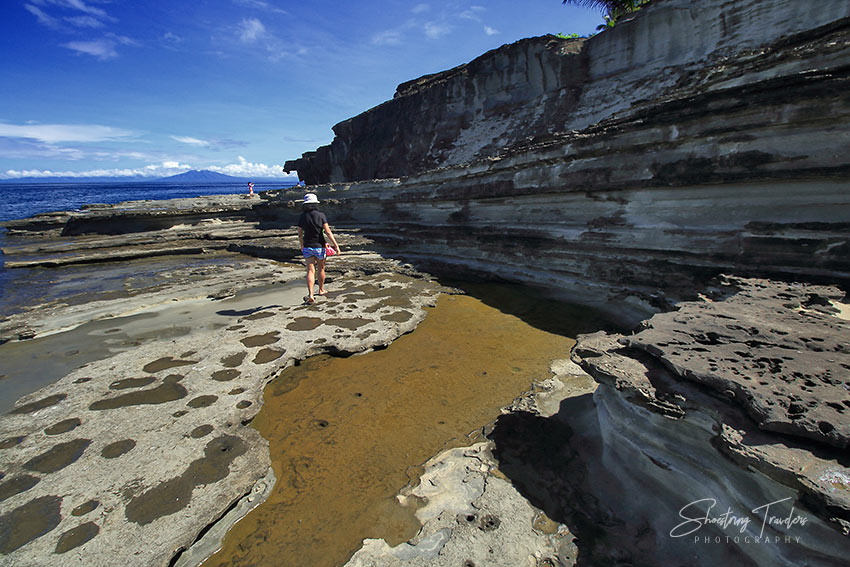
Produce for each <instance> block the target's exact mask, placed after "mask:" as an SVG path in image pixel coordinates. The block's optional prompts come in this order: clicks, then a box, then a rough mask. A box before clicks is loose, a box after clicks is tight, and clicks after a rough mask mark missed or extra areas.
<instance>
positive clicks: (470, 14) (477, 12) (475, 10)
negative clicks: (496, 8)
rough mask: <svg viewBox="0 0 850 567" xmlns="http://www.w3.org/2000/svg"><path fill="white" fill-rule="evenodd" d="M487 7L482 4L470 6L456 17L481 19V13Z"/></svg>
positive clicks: (477, 20) (478, 20)
mask: <svg viewBox="0 0 850 567" xmlns="http://www.w3.org/2000/svg"><path fill="white" fill-rule="evenodd" d="M486 11H487V9H486V8H484V6H470V7H469V8H467V9H466V10H464V11H463V12H461V13H460V14H459V16H458V17H460V18H463V19H465V20H473V21H476V22H480V21H481V14H482V13H484V12H486Z"/></svg>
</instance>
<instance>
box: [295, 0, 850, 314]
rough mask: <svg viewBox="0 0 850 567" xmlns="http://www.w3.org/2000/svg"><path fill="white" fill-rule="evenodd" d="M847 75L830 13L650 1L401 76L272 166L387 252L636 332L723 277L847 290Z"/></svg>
mask: <svg viewBox="0 0 850 567" xmlns="http://www.w3.org/2000/svg"><path fill="white" fill-rule="evenodd" d="M532 52H534V53H539V54H540V57H536V56H534V57H531V56H529V55H528V54H529V53H532ZM848 62H850V4H848V2H846V1H844V0H828V1H825V2H822V3H820V4H819V5H818V10H811V9H809V7H807V6H805V5H803V4H800V3H799V2H793V1H785V0H771V1H770V2H764V1H754V0H740V1H736V2H724V1H721V0H710V1H708V2H700V3H699V4H698V5H697V4H694V3H692V2H687V1H685V0H660V1H657V2H653V3H652V4H651V5H650V6H648V7H647V8H645V9H643V10H641V11H640V12H638V13H637V14H636V15H635V16H633V17H632V18H631V19H628V20H625V21H623V22H621V23H619V24H618V25H617V26H616V27H614V28H613V29H610V30H607V31H605V32H604V33H601V34H599V35H597V36H595V37H593V38H591V39H589V40H586V41H584V42H583V43H582V42H571V41H567V40H559V39H556V38H552V37H544V38H539V39H536V40H529V41H524V42H520V43H518V44H514V45H512V46H506V47H504V48H502V49H501V50H498V51H496V52H493V53H489V54H487V55H485V56H482V58H480V59H478V60H476V61H474V62H472V63H470V64H468V65H467V66H462V67H459V68H457V69H453V70H451V71H447V72H445V73H441V74H438V75H434V76H428V77H424V78H422V79H420V80H419V81H412V82H411V83H406V84H405V85H402V86H401V87H400V88H399V94H398V96H397V97H396V98H394V99H393V100H392V101H388V102H386V103H384V104H383V105H381V106H378V107H376V108H374V109H372V110H370V111H367V112H365V113H364V114H362V115H360V116H358V117H356V118H353V119H351V120H350V121H347V122H345V123H343V124H341V125H340V126H338V127H337V138H336V139H335V141H334V143H333V144H332V145H331V146H330V148H329V149H320V150H319V151H318V152H317V153H316V155H315V156H311V155H308V156H306V157H304V158H302V159H301V160H297V161H296V162H290V164H289V166H288V167H293V168H297V169H298V170H299V171H300V172H301V174H302V175H303V176H305V177H306V178H307V180H308V181H310V182H311V183H317V182H320V183H324V182H326V181H331V182H332V183H327V184H320V185H317V186H315V187H311V190H313V191H315V192H316V193H318V195H319V197H320V198H321V199H323V200H331V201H332V202H333V203H336V205H332V206H331V212H332V214H333V217H334V218H335V219H337V222H338V223H339V224H340V226H346V227H355V226H356V227H358V228H360V229H362V230H363V231H364V233H366V234H368V235H370V236H372V237H375V238H376V239H379V241H380V242H382V243H384V244H386V245H388V246H391V247H392V248H393V253H394V254H396V255H398V256H400V257H405V258H408V259H410V260H411V261H414V260H415V261H417V262H420V263H421V265H422V266H427V269H429V270H432V271H435V270H438V269H443V270H448V271H456V270H458V269H462V270H463V271H464V272H467V273H475V272H478V273H483V274H485V275H487V276H488V277H502V278H506V279H509V280H513V281H520V282H524V283H530V284H534V285H537V286H540V287H543V288H546V289H547V290H548V291H550V292H552V293H555V294H558V295H560V296H561V297H564V298H570V299H571V300H579V301H588V302H595V303H597V304H599V305H600V306H603V307H604V306H608V307H611V306H616V307H614V310H616V311H617V312H618V313H620V314H621V315H624V316H627V318H629V319H630V320H631V321H632V322H637V321H639V320H640V319H642V318H643V317H644V316H646V315H648V314H650V313H651V312H653V311H655V310H657V309H659V308H668V307H669V306H670V305H672V302H671V301H668V299H670V300H674V301H675V300H678V299H682V298H692V297H693V290H694V289H695V288H697V287H698V286H699V285H700V283H701V282H704V281H706V280H707V279H708V278H709V277H711V276H714V275H716V274H719V273H739V274H748V275H754V276H778V277H783V278H807V279H809V280H815V281H821V282H824V283H838V284H841V285H844V286H846V285H847V283H848V274H850V247H848V244H847V243H848V236H850V224H848V223H847V220H846V219H848V218H850V201H848V199H847V197H846V192H847V183H848V179H850V162H848V158H847V156H848V155H850V151H848V150H850V147H848V138H847V137H846V136H845V135H844V134H843V132H844V131H845V130H847V127H848V122H850V104H848V95H847V93H848V92H850V91H848V89H847V88H846V86H847V84H848V73H847V68H848V67H847V64H848ZM472 68H475V69H476V70H477V72H476V73H472V72H471V69H472ZM567 68H570V69H572V70H571V71H567V70H566V69H567ZM479 73H489V74H487V75H485V76H481V75H480V74H479ZM535 77H537V78H538V79H534V78H535ZM540 77H547V79H546V80H545V81H544V80H543V79H542V78H540ZM550 77H552V78H553V77H562V80H564V81H565V83H564V84H563V89H562V90H558V89H554V90H553V87H552V83H551V82H550V79H549V78H550ZM581 77H584V78H583V79H581ZM511 81H519V84H517V83H516V82H511ZM544 83H545V85H546V89H547V90H545V91H544V90H541V89H542V87H540V88H537V87H539V86H540V85H543V84H544ZM484 84H486V85H492V88H493V89H494V90H493V91H489V90H486V96H484V95H482V96H481V97H478V98H476V97H469V94H468V93H477V92H483V91H481V88H480V87H478V86H476V85H484ZM488 88H489V86H488ZM562 91H563V92H562ZM520 93H524V96H520ZM464 97H467V98H468V100H469V104H471V105H472V106H471V107H469V108H464V110H463V111H461V110H460V109H457V110H456V111H455V110H453V109H456V108H457V102H456V101H458V100H461V99H464ZM511 100H512V101H513V102H507V101H511ZM491 103H492V105H494V106H492V107H491V106H490V105H491ZM550 104H551V105H554V106H549V105H550ZM443 106H445V108H443ZM492 108H498V109H499V111H498V112H496V111H492V112H491V110H490V109H492ZM402 109H404V112H402ZM537 111H540V112H541V113H543V114H542V115H541V116H544V117H547V118H551V120H549V123H548V124H547V125H546V132H542V131H541V129H542V128H543V126H544V121H543V118H541V117H539V116H537V115H535V114H534V113H535V112H537ZM546 113H552V114H551V115H547V114H546ZM467 115H472V116H475V117H476V119H474V120H472V121H471V122H469V123H466V122H465V120H466V119H465V118H460V117H461V116H467ZM514 118H515V122H512V120H514ZM458 121H460V122H462V124H460V125H458ZM390 124H392V128H389V125H390ZM526 125H527V130H525V129H524V128H526ZM450 132H457V134H456V136H455V137H454V138H452V137H451V135H450ZM506 132H511V133H516V134H517V137H516V138H514V137H513V134H511V135H506V134H505V133H506ZM488 133H492V136H490V137H488V136H489V134H488ZM411 140H412V141H411ZM432 140H439V142H435V144H437V145H433V146H432V145H429V144H430V142H431V141H432ZM426 146H427V147H426ZM398 152H405V159H404V160H403V161H402V160H401V158H400V157H398V156H396V154H397V153H398ZM390 162H391V163H390ZM405 164H407V166H405ZM391 166H392V167H391ZM369 175H371V176H387V177H400V178H398V179H383V180H369V181H359V180H361V179H363V178H364V176H369ZM296 197H297V194H296V193H289V194H283V195H282V198H283V199H294V198H296Z"/></svg>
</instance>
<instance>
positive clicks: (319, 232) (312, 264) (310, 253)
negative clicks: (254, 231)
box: [298, 193, 339, 305]
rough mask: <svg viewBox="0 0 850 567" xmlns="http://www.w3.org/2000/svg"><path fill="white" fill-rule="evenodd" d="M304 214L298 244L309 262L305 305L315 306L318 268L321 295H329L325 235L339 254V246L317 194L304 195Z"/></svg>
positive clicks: (301, 219) (299, 226)
mask: <svg viewBox="0 0 850 567" xmlns="http://www.w3.org/2000/svg"><path fill="white" fill-rule="evenodd" d="M302 208H303V212H302V213H301V216H300V217H299V219H298V242H299V244H300V245H301V253H302V254H304V260H305V261H306V262H307V293H308V295H307V296H306V297H305V298H304V303H309V304H311V305H312V304H313V303H315V302H316V297H315V296H314V295H313V284H314V283H315V282H316V269H317V268H318V272H319V274H318V279H319V291H318V294H319V295H325V294H327V293H328V292H327V290H326V289H325V258H326V257H327V256H326V255H327V251H326V249H325V244H326V243H325V234H327V235H328V238H330V240H331V242H333V249H334V250H335V251H336V253H337V254H339V244H337V241H336V237H334V235H333V233H332V232H331V227H330V226H328V219H327V217H326V216H325V213H323V212H321V211H319V198H318V197H316V195H315V193H307V194H306V195H304V204H303V205H302Z"/></svg>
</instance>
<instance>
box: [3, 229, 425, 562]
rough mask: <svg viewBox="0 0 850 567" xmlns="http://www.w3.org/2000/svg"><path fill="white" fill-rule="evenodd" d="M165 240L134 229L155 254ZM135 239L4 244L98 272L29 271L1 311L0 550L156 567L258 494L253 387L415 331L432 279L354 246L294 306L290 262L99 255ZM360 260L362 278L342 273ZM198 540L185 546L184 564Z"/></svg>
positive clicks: (20, 558) (259, 447)
mask: <svg viewBox="0 0 850 567" xmlns="http://www.w3.org/2000/svg"><path fill="white" fill-rule="evenodd" d="M231 228H232V227H231ZM201 230H205V229H203V228H202V229H201ZM210 230H212V231H213V232H214V231H215V227H212V228H211V229H210ZM250 230H251V229H250V228H248V229H247V232H248V233H250ZM235 232H236V231H234V232H232V233H231V234H234V233H235ZM181 234H182V233H181V230H179V229H178V230H174V231H170V230H164V231H154V232H151V233H149V234H148V235H147V237H146V238H147V239H148V240H150V239H152V240H158V241H159V245H158V246H159V248H161V249H165V250H167V249H168V248H169V247H171V246H180V241H181ZM196 235H197V233H196ZM136 236H137V235H130V237H129V238H128V237H127V236H126V235H105V236H92V235H90V236H86V237H78V238H70V237H52V238H47V239H42V240H40V241H39V243H36V244H26V245H25V244H20V245H19V246H20V247H18V248H16V251H17V252H18V253H19V254H21V255H27V256H29V257H30V258H32V261H33V262H36V265H39V266H48V265H51V258H52V256H53V255H63V254H64V255H67V254H70V255H75V257H79V258H84V257H91V256H89V255H91V254H94V255H95V257H94V258H93V260H92V261H95V262H98V263H99V265H98V266H97V269H91V268H90V269H89V270H88V273H84V272H82V271H80V270H78V269H77V268H75V267H74V266H68V267H59V268H50V269H48V270H46V271H44V272H34V273H36V274H37V277H44V278H45V280H49V282H48V281H45V282H44V283H43V284H42V283H41V282H39V281H38V279H36V280H35V281H36V282H37V283H38V289H39V290H41V291H42V293H41V294H40V295H37V296H36V295H34V297H37V298H38V299H39V301H34V302H32V303H30V304H24V305H21V306H20V309H19V310H18V311H17V312H14V313H10V314H8V316H7V317H6V319H5V320H4V321H3V330H4V335H5V336H4V338H5V339H6V342H5V343H4V344H0V351H1V352H0V356H2V357H3V369H4V370H3V372H4V373H5V376H4V379H3V384H2V387H3V388H5V390H4V391H5V393H6V395H8V396H12V397H11V400H9V401H13V400H14V399H15V398H16V397H17V396H16V395H15V393H16V392H19V391H26V389H27V388H29V389H30V391H31V392H32V393H30V394H28V395H26V396H24V397H23V398H22V399H20V400H19V401H18V402H16V403H15V405H14V407H12V408H9V409H10V410H11V411H8V413H6V414H5V415H2V416H0V464H2V477H0V497H2V504H0V506H2V508H0V554H2V555H3V557H4V561H10V562H11V563H13V564H15V565H45V564H55V565H59V564H62V565H69V564H85V565H111V564H114V562H115V557H123V558H132V559H131V562H132V563H133V564H137V565H165V564H168V563H169V561H170V560H171V559H172V558H173V557H174V556H175V555H177V554H179V553H180V552H181V550H184V549H186V548H188V547H190V546H191V545H192V544H193V542H194V540H195V538H196V537H197V536H198V535H199V533H200V532H201V531H202V530H203V529H204V528H205V527H206V526H208V525H211V524H213V523H215V522H217V521H218V519H219V518H220V517H221V516H222V514H224V513H225V512H227V511H228V510H229V509H230V508H231V506H235V508H233V509H234V510H240V513H241V514H244V513H246V512H247V510H248V509H250V507H251V506H255V505H256V504H257V503H258V501H257V496H258V490H257V488H256V487H258V486H260V485H262V486H266V487H267V485H268V483H269V478H271V482H272V483H273V482H274V478H273V476H272V477H267V472H268V471H269V465H270V460H269V454H268V444H267V442H266V441H265V440H264V439H263V438H262V437H261V436H260V435H259V433H258V432H257V431H256V430H255V429H253V428H251V427H249V424H250V422H251V420H252V419H253V417H254V416H255V415H256V413H257V412H258V411H259V410H260V407H261V406H262V395H263V387H264V385H265V384H266V383H267V382H268V381H269V380H271V379H272V378H274V376H276V375H277V374H278V373H279V372H280V371H281V370H282V369H284V368H286V367H288V366H290V365H292V364H293V363H294V362H295V361H299V360H302V359H305V358H307V357H309V356H311V355H313V354H319V353H324V352H330V353H342V354H349V353H355V352H362V351H364V350H369V349H371V348H374V347H379V346H383V345H386V344H387V343H389V342H390V341H392V340H393V339H394V338H396V337H398V336H400V335H402V334H404V333H407V332H409V331H410V330H412V329H413V328H415V327H416V326H417V325H418V324H419V322H420V321H421V320H422V319H423V317H424V307H425V306H426V305H429V304H431V303H432V302H433V301H434V300H435V298H436V296H437V294H438V293H439V290H440V287H439V286H438V285H437V284H435V283H432V282H431V281H429V280H428V279H426V278H424V277H422V276H420V277H411V276H407V275H402V274H400V273H398V270H399V269H400V268H399V266H398V264H396V263H393V262H391V261H388V260H383V259H382V258H380V256H378V255H377V254H374V253H370V252H366V251H360V252H359V253H358V252H357V251H356V250H354V249H352V252H354V253H353V254H352V255H351V256H350V257H348V258H345V257H344V256H342V257H340V258H338V260H339V261H338V262H336V263H335V264H333V266H334V267H333V269H332V271H331V274H330V276H329V281H328V290H329V293H328V295H327V296H324V297H321V298H320V300H319V302H318V303H317V304H315V305H304V304H303V302H302V296H303V295H304V293H305V292H304V284H303V267H301V266H298V265H295V264H289V265H287V264H281V263H279V262H274V261H271V260H265V259H252V258H248V257H245V256H237V255H235V254H233V253H225V252H215V251H210V252H209V253H208V255H207V256H202V257H200V259H201V260H202V262H201V263H202V264H205V267H194V268H187V267H182V268H181V267H180V266H179V263H173V262H172V260H170V259H169V258H168V257H163V256H161V255H159V256H156V257H154V258H152V259H146V260H135V262H137V264H133V261H126V263H124V264H121V265H113V264H109V263H103V262H104V260H105V258H103V257H101V256H100V254H101V252H100V251H102V250H103V249H105V248H114V249H122V248H123V249H124V250H125V251H126V252H128V253H130V252H132V249H133V247H134V246H141V247H144V246H147V244H145V243H139V242H136V241H135V237H136ZM266 236H268V235H266ZM339 237H340V240H341V242H345V240H344V236H343V235H342V234H340V236H339ZM57 238H58V240H57ZM276 238H277V239H276V243H277V249H278V250H279V252H278V253H279V254H281V253H282V254H284V255H288V256H289V257H290V258H292V257H296V256H297V241H295V240H294V238H295V237H294V236H293V235H292V234H291V231H290V234H288V235H284V234H283V233H281V234H280V236H278V237H276ZM60 243H61V244H60ZM293 244H294V246H292V245H293ZM13 245H14V243H13ZM29 246H34V247H37V248H39V250H35V248H28V247H29ZM36 255H39V256H40V257H39V258H34V256H36ZM361 259H362V260H363V261H364V264H365V265H366V273H368V274H370V275H366V273H364V272H363V271H359V270H358V268H357V266H358V262H359V260H361ZM53 265H55V263H54V264H53ZM134 268H135V269H134ZM172 268H176V269H172ZM382 268H383V270H382ZM20 269H21V270H42V269H43V268H42V267H37V268H20ZM144 270H150V273H146V274H145V275H141V272H143V271H144ZM401 271H405V270H401ZM18 273H21V274H24V275H25V274H26V272H17V271H13V272H12V276H16V275H17V274H18ZM39 274H40V275H39ZM99 277H100V278H106V279H107V280H109V279H114V280H115V285H114V287H115V288H116V292H109V290H104V289H100V287H99V285H98V283H97V282H98V278H99ZM109 285H110V286H111V285H113V284H109ZM63 287H64V289H63ZM69 291H70V292H69ZM313 319H315V320H316V322H315V323H314V324H310V325H304V324H293V323H298V322H299V321H303V320H313ZM21 329H26V332H25V333H24V332H22V331H21ZM31 347H34V348H31ZM69 349H70V350H69ZM40 351H42V352H40ZM30 353H34V354H35V355H36V356H34V357H33V358H31V359H27V357H28V356H30ZM45 355H46V356H45ZM51 356H53V357H58V358H60V359H61V360H64V361H66V362H67V363H66V364H65V365H64V366H63V365H54V364H52V363H51V362H50V361H49V360H45V358H50V357H51ZM39 380H42V381H41V382H39ZM33 384H35V386H33ZM18 386H20V387H21V388H23V389H24V390H18V389H17V388H18ZM32 390H37V391H32ZM259 492H263V493H267V492H268V491H267V490H266V489H264V490H263V491H259ZM244 498H247V499H248V500H250V501H251V502H252V503H251V505H250V506H246V505H245V504H242V500H243V499H244ZM230 516H233V514H230ZM237 519H238V517H229V518H228V519H227V520H226V521H227V522H229V525H232V523H233V522H235V521H236V520H237ZM213 531H216V530H213ZM218 531H219V532H220V531H221V530H220V529H219V530H218ZM220 535H221V534H219V537H220ZM215 545H216V544H215V543H214V542H213V543H212V544H210V543H204V545H203V546H202V547H203V550H204V551H200V552H197V551H193V552H192V553H190V554H188V555H187V557H189V556H191V557H195V560H196V561H197V560H198V558H203V556H204V555H205V554H209V553H212V552H213V551H214V550H215ZM199 554H200V555H199ZM0 562H2V561H0ZM184 563H185V561H184ZM181 564H182V563H181Z"/></svg>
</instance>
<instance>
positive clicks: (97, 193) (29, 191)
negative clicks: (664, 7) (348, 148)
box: [0, 181, 294, 317]
mask: <svg viewBox="0 0 850 567" xmlns="http://www.w3.org/2000/svg"><path fill="white" fill-rule="evenodd" d="M292 185H294V183H293V182H289V183H287V182H286V181H281V182H276V183H255V184H254V192H255V193H256V192H259V191H269V190H273V189H284V188H287V187H291V186H292ZM247 193H248V184H247V183H244V182H239V183H164V182H138V181H137V182H123V183H121V182H114V183H84V182H83V183H12V182H2V183H0V222H3V221H7V220H13V219H24V218H28V217H31V216H33V215H36V214H38V213H46V212H51V211H73V210H77V209H79V208H80V207H82V206H83V205H92V204H97V203H105V204H113V203H120V202H122V201H141V200H162V199H178V198H186V197H200V196H205V195H227V194H247ZM6 238H7V236H6V230H5V229H4V228H0V248H2V247H3V246H5V245H6V244H7V241H6ZM3 260H4V258H3V255H2V253H0V317H2V316H4V315H9V314H11V313H13V312H15V311H17V310H18V309H17V308H18V307H19V305H14V303H19V302H23V303H27V301H28V298H29V297H30V296H31V295H32V294H33V293H36V292H37V290H35V289H28V288H33V287H34V284H36V283H37V281H36V280H38V278H37V277H34V276H35V274H34V273H32V271H29V272H28V271H27V270H7V269H5V268H4V267H3V264H2V261H3ZM13 291H14V293H13Z"/></svg>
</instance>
